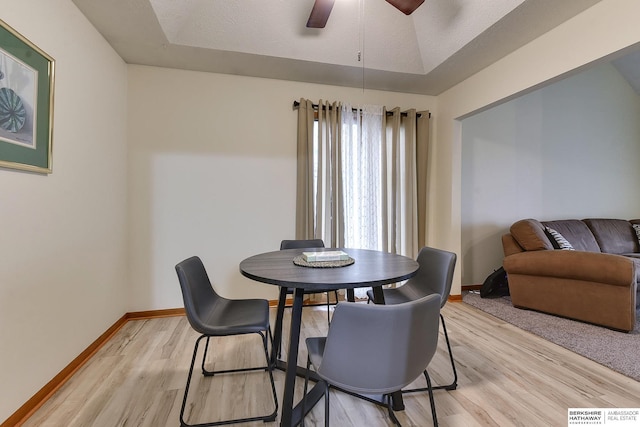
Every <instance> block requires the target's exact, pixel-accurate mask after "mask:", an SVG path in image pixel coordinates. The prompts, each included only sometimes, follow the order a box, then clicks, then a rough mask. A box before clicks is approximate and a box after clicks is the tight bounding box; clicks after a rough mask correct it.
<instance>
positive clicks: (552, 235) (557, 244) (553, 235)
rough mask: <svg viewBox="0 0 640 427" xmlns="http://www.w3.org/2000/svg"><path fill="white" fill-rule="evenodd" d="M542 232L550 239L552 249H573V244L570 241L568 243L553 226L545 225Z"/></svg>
mask: <svg viewBox="0 0 640 427" xmlns="http://www.w3.org/2000/svg"><path fill="white" fill-rule="evenodd" d="M544 232H545V234H546V235H547V237H548V238H549V240H550V241H551V244H552V245H553V248H554V249H562V250H565V251H567V250H568V251H574V250H575V249H574V248H573V246H571V243H569V242H568V241H567V239H565V238H564V236H563V235H562V234H560V233H558V232H557V231H556V230H554V229H553V228H549V227H545V229H544Z"/></svg>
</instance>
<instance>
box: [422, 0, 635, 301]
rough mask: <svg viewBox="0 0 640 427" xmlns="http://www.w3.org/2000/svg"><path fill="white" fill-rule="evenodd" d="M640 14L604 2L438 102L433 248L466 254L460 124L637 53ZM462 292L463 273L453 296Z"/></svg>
mask: <svg viewBox="0 0 640 427" xmlns="http://www.w3.org/2000/svg"><path fill="white" fill-rule="evenodd" d="M639 13H640V2H638V1H636V0H602V1H601V2H599V3H597V4H596V5H594V6H593V7H591V8H589V9H587V10H586V11H584V12H583V13H581V14H579V15H577V16H576V17H574V18H573V19H571V20H569V21H567V22H565V23H564V24H562V25H560V26H558V27H557V28H555V29H553V30H551V31H549V32H547V33H545V34H544V35H542V36H540V37H539V38H537V39H536V40H534V41H532V42H531V43H529V44H527V45H525V46H523V47H522V48H520V49H518V50H517V51H515V52H513V53H512V54H510V55H508V56H506V57H504V58H503V59H501V60H499V61H497V62H495V63H494V64H492V65H490V66H489V67H487V68H485V69H484V70H482V71H480V72H478V73H476V74H475V75H473V76H472V77H470V78H468V79H467V80H465V81H464V82H462V83H460V84H458V85H456V86H455V87H453V88H451V89H449V90H448V91H446V92H444V93H442V94H441V95H439V96H438V116H437V117H436V120H435V126H436V130H435V138H434V141H435V146H434V156H433V157H432V159H433V163H432V170H433V174H432V180H431V182H430V205H429V206H430V211H429V217H430V218H431V221H430V222H429V224H428V226H429V236H430V238H429V241H428V243H429V244H431V245H433V246H438V247H442V248H445V249H447V248H448V249H449V250H453V251H454V252H456V253H458V254H462V246H461V245H462V235H461V225H462V216H461V200H462V180H461V176H462V161H461V160H462V132H461V125H460V121H459V119H461V118H464V117H465V116H468V115H470V114H472V113H475V112H478V111H480V110H482V109H486V108H488V107H490V106H492V105H495V104H497V103H499V102H502V101H503V100H505V99H509V98H513V97H516V96H518V95H521V94H523V93H526V92H529V91H531V90H533V89H535V88H537V87H539V86H540V85H543V84H545V83H548V82H551V81H553V80H557V79H558V78H559V76H565V75H567V74H568V73H575V72H577V71H579V70H580V69H581V68H582V67H584V66H586V65H588V64H591V63H592V62H594V61H597V60H600V59H601V58H603V57H607V56H609V55H612V54H614V53H616V52H618V51H620V50H622V49H626V48H630V47H633V46H634V45H635V44H637V43H639V42H640V26H639V25H637V22H636V21H637V19H636V17H637V16H638V14H639ZM462 263H464V261H462ZM460 292H461V269H460V268H458V269H456V275H455V278H454V285H453V287H452V290H451V293H452V294H454V295H455V294H460Z"/></svg>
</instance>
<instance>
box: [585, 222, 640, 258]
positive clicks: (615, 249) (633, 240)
mask: <svg viewBox="0 0 640 427" xmlns="http://www.w3.org/2000/svg"><path fill="white" fill-rule="evenodd" d="M583 222H584V223H585V224H587V227H589V229H590V230H591V232H592V233H593V236H594V237H595V238H596V241H597V242H598V246H600V250H601V251H602V252H605V253H608V254H626V253H633V252H639V249H640V248H639V247H638V236H637V235H636V232H635V231H634V229H633V227H632V226H631V223H630V222H629V221H625V220H623V219H604V218H587V219H584V220H583Z"/></svg>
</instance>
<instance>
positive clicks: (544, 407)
mask: <svg viewBox="0 0 640 427" xmlns="http://www.w3.org/2000/svg"><path fill="white" fill-rule="evenodd" d="M288 312H289V310H287V314H288ZM274 314H275V311H274V310H272V315H274ZM443 314H444V316H445V319H446V322H447V328H448V331H449V336H450V339H451V341H452V345H453V352H454V356H455V359H456V362H457V367H458V375H459V380H458V389H457V390H455V391H444V390H437V391H435V400H436V408H437V413H438V421H439V423H440V425H441V426H445V427H446V426H456V427H458V426H459V427H463V426H464V427H467V426H500V427H504V426H527V427H530V426H566V425H567V408H570V407H605V408H611V407H627V408H628V407H631V408H637V407H640V398H639V397H638V396H640V383H638V382H636V381H634V380H632V379H629V378H627V377H625V376H623V375H620V374H617V373H616V372H613V371H611V370H609V369H608V368H605V367H603V366H601V365H599V364H597V363H594V362H591V361H589V360H588V359H586V358H583V357H581V356H578V355H576V354H575V353H572V352H570V351H568V350H565V349H563V348H561V347H559V346H556V345H554V344H551V343H549V342H547V341H545V340H543V339H540V338H538V337H536V336H534V335H531V334H529V333H527V332H524V331H522V330H520V329H518V328H516V327H514V326H511V325H509V324H508V323H505V322H503V321H501V320H498V319H496V318H494V317H492V316H490V315H487V314H485V313H483V312H481V311H478V310H476V309H475V308H472V307H470V306H468V305H466V304H464V303H461V302H457V303H449V304H447V305H446V306H445V308H444V310H443ZM303 322H304V324H303V328H302V330H303V336H301V343H303V339H304V337H305V336H313V335H322V334H324V333H325V331H326V312H325V311H324V308H323V307H318V308H305V309H304V310H303ZM285 324H288V318H285ZM372 333H373V331H372ZM196 337H197V334H196V333H195V332H193V330H192V329H191V328H190V327H189V324H188V322H187V321H186V318H184V317H170V318H160V319H152V320H136V321H130V322H128V323H127V324H126V325H125V326H124V327H123V328H122V329H121V330H120V331H119V332H118V333H117V334H116V336H115V337H114V338H113V339H111V340H110V341H109V342H108V343H107V345H105V346H104V347H103V348H102V349H100V350H99V352H98V353H97V354H96V355H95V356H94V357H93V358H92V359H91V360H90V362H89V363H87V364H86V365H85V366H84V367H83V368H82V369H81V370H80V371H78V372H77V373H76V374H75V375H74V377H73V378H72V379H71V380H70V381H69V382H68V383H67V384H65V385H64V386H63V387H62V388H61V389H60V390H59V391H58V392H57V393H56V394H55V395H54V396H53V397H52V398H51V399H50V400H49V401H48V402H47V403H45V404H44V405H43V406H42V407H41V408H40V409H39V410H38V411H37V412H36V413H35V414H34V415H33V416H31V418H30V419H29V420H28V421H27V422H26V423H25V424H24V426H29V427H31V426H56V427H57V426H69V427H71V426H82V427H85V426H141V427H144V426H147V427H163V426H178V425H179V421H178V413H179V411H180V404H181V402H182V394H183V390H184V386H185V381H186V375H187V370H188V367H189V363H190V358H191V354H192V351H193V344H194V341H195V339H196ZM214 344H216V347H214V348H213V351H214V352H216V351H217V356H215V355H213V357H208V359H210V362H209V363H211V362H213V363H215V364H216V369H220V368H222V367H223V366H229V367H231V366H233V365H237V364H247V363H255V364H256V365H257V364H260V363H263V362H264V360H263V355H262V354H261V346H260V341H259V339H258V338H257V336H254V337H241V338H235V337H234V338H225V339H223V340H217V341H215V342H214ZM285 345H286V344H285ZM249 348H250V350H249ZM201 351H202V350H201ZM210 353H211V349H210ZM305 361H306V353H305V351H304V344H302V345H301V351H300V358H299V364H301V365H304V363H305ZM363 363H366V361H363ZM429 372H430V375H431V377H432V379H433V380H434V382H435V383H441V384H442V383H445V382H446V381H448V380H450V376H451V373H450V368H449V362H448V357H447V351H446V346H445V342H444V337H443V336H442V335H441V340H440V344H439V350H438V353H437V354H436V356H435V358H434V359H433V361H432V363H431V365H430V367H429ZM275 377H276V387H277V389H278V392H279V396H282V387H283V382H284V373H283V372H280V371H276V372H275ZM422 381H424V380H422ZM416 384H418V382H416ZM419 384H420V385H422V383H419ZM192 387H194V388H192V390H193V394H192V395H191V396H194V399H191V397H190V399H189V400H190V401H191V402H190V403H189V405H188V411H187V421H188V422H191V423H196V422H204V421H212V420H217V419H220V418H219V417H228V416H245V415H246V414H248V413H252V414H255V413H256V412H260V411H262V412H264V413H267V412H269V408H270V406H269V405H270V404H271V400H270V399H271V395H270V392H269V383H268V377H267V375H266V373H264V372H260V371H258V372H254V373H248V374H235V375H226V376H216V377H213V378H206V379H203V378H202V376H201V375H199V374H196V375H194V382H193V383H192ZM297 387H298V393H299V394H301V392H302V380H299V381H298V384H297ZM296 399H297V398H296ZM405 405H406V409H405V410H404V411H400V412H397V415H398V418H399V420H400V422H401V423H402V425H403V426H429V425H432V422H431V411H430V409H429V399H428V396H427V394H426V393H419V394H411V395H405ZM278 421H279V420H278ZM306 423H307V425H311V426H313V425H323V423H324V405H323V403H322V401H321V402H319V404H318V405H316V407H315V408H314V410H313V411H312V413H311V414H309V415H308V416H307V419H306ZM245 425H254V426H260V425H265V424H264V423H262V422H257V423H252V424H245ZM266 425H274V426H276V425H278V424H277V423H268V424H266ZM331 425H332V426H366V427H369V426H387V425H391V423H390V421H389V419H388V416H387V414H386V411H385V410H384V409H383V408H381V407H379V406H377V405H373V404H371V403H368V402H365V401H362V400H359V399H357V398H354V397H351V396H348V395H346V394H343V393H340V392H332V395H331Z"/></svg>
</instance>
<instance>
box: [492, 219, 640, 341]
mask: <svg viewBox="0 0 640 427" xmlns="http://www.w3.org/2000/svg"><path fill="white" fill-rule="evenodd" d="M633 224H640V219H636V220H631V221H627V220H621V219H602V218H592V219H584V220H577V219H567V220H560V221H542V222H540V221H537V220H535V219H523V220H520V221H518V222H516V223H514V224H513V225H512V226H511V228H510V233H509V234H505V235H504V236H502V245H503V249H504V255H505V258H504V261H503V266H504V269H505V270H506V272H507V276H508V279H509V291H510V294H511V300H512V303H513V305H514V306H515V307H519V308H527V309H533V310H538V311H542V312H545V313H550V314H555V315H559V316H563V317H568V318H571V319H576V320H581V321H584V322H589V323H594V324H597V325H602V326H606V327H608V328H612V329H617V330H621V331H631V330H633V328H634V326H635V321H636V306H637V304H639V303H640V295H638V290H639V287H638V283H639V282H640V244H639V237H640V236H638V235H637V234H636V230H635V229H634V227H633ZM554 230H555V233H554ZM558 233H559V234H560V236H558ZM562 238H564V239H565V241H563V239H562ZM567 242H568V243H567ZM561 246H567V249H568V250H566V249H559V248H560V247H561Z"/></svg>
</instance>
